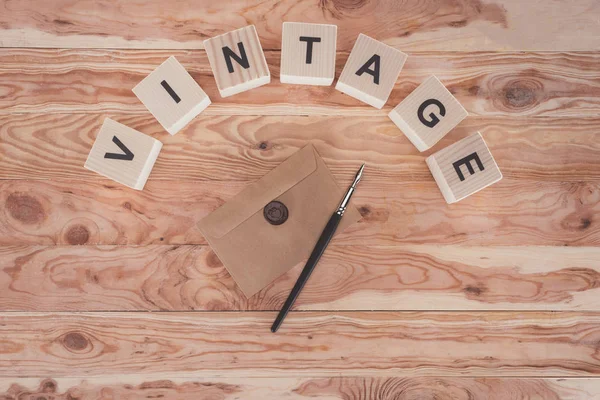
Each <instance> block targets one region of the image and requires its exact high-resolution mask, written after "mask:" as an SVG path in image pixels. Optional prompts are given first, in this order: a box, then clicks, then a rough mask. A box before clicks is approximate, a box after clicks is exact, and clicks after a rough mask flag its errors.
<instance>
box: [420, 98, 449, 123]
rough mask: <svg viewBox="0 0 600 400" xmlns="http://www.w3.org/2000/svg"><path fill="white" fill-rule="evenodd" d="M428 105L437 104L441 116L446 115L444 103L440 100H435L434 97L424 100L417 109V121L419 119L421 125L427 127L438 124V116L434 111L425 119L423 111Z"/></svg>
mask: <svg viewBox="0 0 600 400" xmlns="http://www.w3.org/2000/svg"><path fill="white" fill-rule="evenodd" d="M430 105H435V106H437V107H438V109H439V112H440V115H441V116H442V117H443V116H445V115H446V107H444V105H443V104H442V102H441V101H439V100H436V99H428V100H425V101H424V102H423V103H421V105H420V106H419V110H418V111H417V115H418V116H419V121H421V123H422V124H423V125H425V126H427V127H429V128H433V127H434V126H436V125H437V124H438V122H440V118H439V117H438V116H437V115H435V114H434V113H430V114H429V118H430V119H425V115H423V113H424V112H425V109H426V108H427V107H428V106H430Z"/></svg>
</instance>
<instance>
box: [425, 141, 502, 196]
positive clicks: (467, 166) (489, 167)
mask: <svg viewBox="0 0 600 400" xmlns="http://www.w3.org/2000/svg"><path fill="white" fill-rule="evenodd" d="M425 161H426V162H427V166H428V167H429V170H430V171H431V173H432V175H433V178H434V179H435V181H436V183H437V184H438V186H439V187H440V190H441V191H442V194H443V195H444V199H446V202H447V203H448V204H451V203H456V202H457V201H460V200H462V199H464V198H465V197H467V196H470V195H472V194H473V193H475V192H478V191H480V190H481V189H483V188H485V187H488V186H490V185H491V184H493V183H496V182H498V181H499V180H500V179H502V173H501V172H500V169H499V168H498V165H497V164H496V161H495V160H494V157H492V153H490V150H489V149H488V147H487V145H486V144H485V142H484V140H483V137H482V136H481V134H480V133H479V132H477V133H476V134H474V135H471V136H469V137H466V138H464V139H462V140H460V141H458V142H456V143H454V144H452V145H450V146H448V147H446V148H444V149H442V150H440V151H438V152H437V153H435V154H433V155H431V156H429V157H427V159H426V160H425Z"/></svg>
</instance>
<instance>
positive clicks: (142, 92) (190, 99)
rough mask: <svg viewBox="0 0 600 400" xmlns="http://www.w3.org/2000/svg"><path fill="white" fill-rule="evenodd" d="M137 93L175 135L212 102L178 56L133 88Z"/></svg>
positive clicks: (151, 111)
mask: <svg viewBox="0 0 600 400" xmlns="http://www.w3.org/2000/svg"><path fill="white" fill-rule="evenodd" d="M133 93H135V95H136V96H137V97H138V99H140V101H141V102H142V103H143V104H144V105H145V106H146V108H147V109H148V111H150V113H151V114H152V115H154V118H156V119H157V120H158V122H160V124H161V125H162V126H163V128H165V129H166V130H167V132H169V133H170V134H171V135H174V134H176V133H177V132H179V131H180V130H181V129H182V128H183V127H184V126H186V125H187V124H188V123H189V122H190V121H191V120H192V119H194V117H195V116H196V115H198V114H200V113H201V112H202V111H204V109H205V108H206V107H208V106H209V104H210V99H209V98H208V96H207V95H206V93H204V90H202V88H201V87H200V86H199V85H198V84H197V83H196V81H195V80H194V78H192V77H191V76H190V74H189V73H188V72H187V71H186V70H185V68H183V65H181V64H179V62H178V61H177V59H176V58H175V57H169V58H168V59H167V60H166V61H165V62H163V63H162V64H161V65H160V66H159V67H158V68H156V69H155V70H154V71H152V73H150V75H148V76H147V77H145V78H144V80H143V81H141V82H140V83H138V84H137V86H136V87H134V88H133Z"/></svg>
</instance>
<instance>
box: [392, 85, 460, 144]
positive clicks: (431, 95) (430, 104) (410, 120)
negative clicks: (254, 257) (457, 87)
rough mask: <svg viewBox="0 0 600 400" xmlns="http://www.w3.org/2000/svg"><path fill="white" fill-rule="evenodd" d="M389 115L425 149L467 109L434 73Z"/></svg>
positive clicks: (446, 130)
mask: <svg viewBox="0 0 600 400" xmlns="http://www.w3.org/2000/svg"><path fill="white" fill-rule="evenodd" d="M388 116H389V117H390V119H391V120H392V121H394V123H395V124H396V126H397V127H398V128H400V130H401V131H402V133H404V134H405V135H406V137H407V138H408V139H409V140H410V141H411V142H412V144H414V145H415V147H416V148H417V149H419V151H425V150H427V149H429V148H431V147H432V146H433V145H435V144H436V143H437V142H438V141H440V139H441V138H443V137H444V136H445V135H446V134H447V133H448V132H450V131H451V130H452V129H454V128H455V127H456V125H458V124H459V123H460V121H462V120H463V119H465V118H466V117H467V111H466V110H465V109H464V108H463V107H462V106H461V105H460V103H459V102H458V101H457V100H456V99H455V98H454V96H452V93H450V91H448V89H446V88H445V87H444V85H443V84H442V82H440V81H439V80H438V78H436V77H435V76H433V75H432V76H430V77H429V78H427V80H426V81H425V82H423V83H422V84H420V85H419V87H417V88H416V89H415V90H414V91H413V92H412V93H411V94H409V95H408V96H407V97H406V98H405V99H404V100H402V102H401V103H400V104H398V105H397V106H396V108H394V109H393V110H392V111H390V113H389V114H388Z"/></svg>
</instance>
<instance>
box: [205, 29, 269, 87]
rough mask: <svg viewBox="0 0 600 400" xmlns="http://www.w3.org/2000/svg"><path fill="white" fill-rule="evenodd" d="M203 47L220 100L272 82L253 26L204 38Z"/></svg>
mask: <svg viewBox="0 0 600 400" xmlns="http://www.w3.org/2000/svg"><path fill="white" fill-rule="evenodd" d="M204 48H205V49H206V54H207V56H208V62H209V63H210V67H211V69H212V71H213V75H214V76H215V80H216V81H217V87H218V88H219V93H220V94H221V97H228V96H232V95H234V94H237V93H241V92H244V91H246V90H250V89H254V88H256V87H259V86H262V85H266V84H267V83H269V82H271V74H270V72H269V67H268V66H267V60H266V59H265V55H264V53H263V51H262V48H261V46H260V41H259V39H258V34H257V33H256V28H255V27H254V25H249V26H246V27H244V28H241V29H237V30H235V31H231V32H228V33H225V34H223V35H219V36H215V37H213V38H210V39H207V40H205V41H204Z"/></svg>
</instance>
